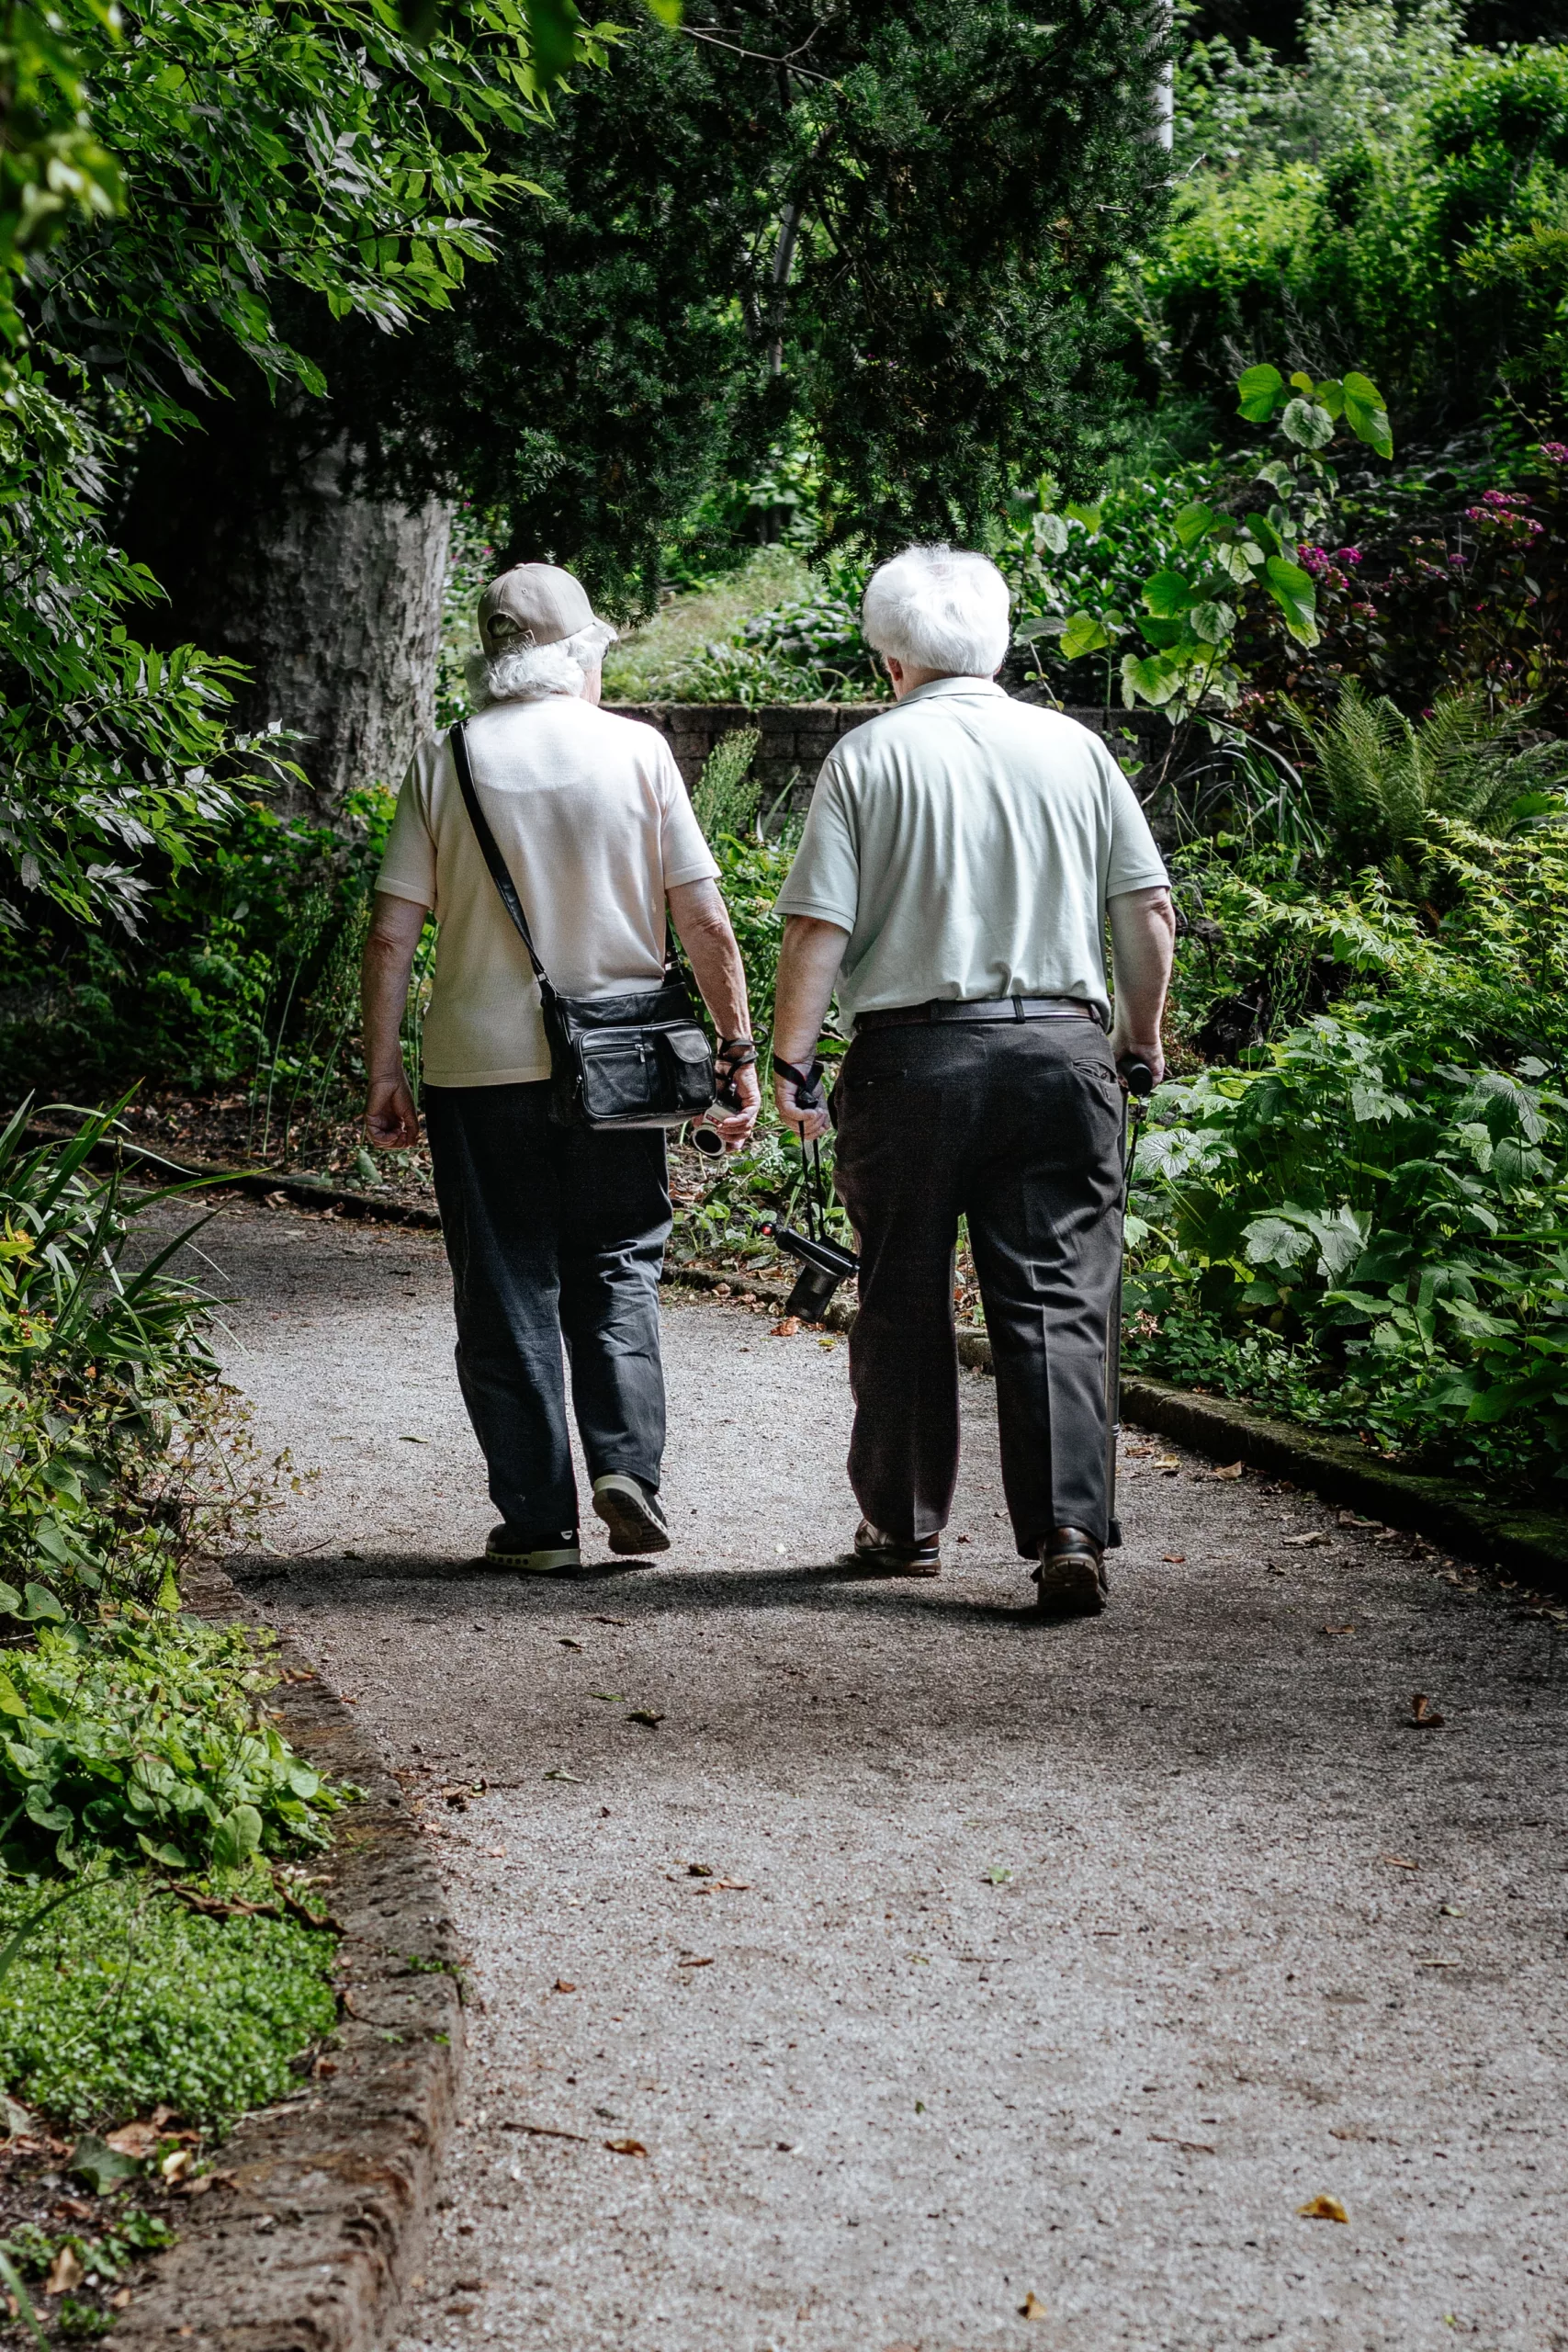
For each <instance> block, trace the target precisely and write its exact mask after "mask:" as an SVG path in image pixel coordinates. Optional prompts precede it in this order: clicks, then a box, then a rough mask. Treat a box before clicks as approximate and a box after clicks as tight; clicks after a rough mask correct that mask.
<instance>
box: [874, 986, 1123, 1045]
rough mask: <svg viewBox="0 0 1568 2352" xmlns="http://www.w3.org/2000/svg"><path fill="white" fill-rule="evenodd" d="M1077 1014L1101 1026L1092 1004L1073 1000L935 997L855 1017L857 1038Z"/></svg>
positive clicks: (1062, 1018) (1051, 1018)
mask: <svg viewBox="0 0 1568 2352" xmlns="http://www.w3.org/2000/svg"><path fill="white" fill-rule="evenodd" d="M1074 1013H1081V1014H1086V1015H1087V1016H1088V1018H1089V1020H1090V1021H1093V1022H1095V1023H1098V1022H1099V1019H1100V1015H1099V1013H1098V1012H1096V1011H1095V1009H1094V1007H1093V1005H1092V1004H1083V1003H1081V1002H1080V1001H1079V1000H1078V999H1077V997H1072V996H983V997H972V998H970V999H968V1000H967V1001H965V1000H964V999H962V998H952V997H933V998H932V999H931V1002H930V1003H929V1004H897V1005H890V1006H889V1007H888V1009H887V1010H886V1012H861V1013H857V1014H856V1016H855V1035H856V1036H857V1037H858V1036H859V1035H861V1034H862V1032H863V1031H864V1030H868V1029H904V1028H908V1027H909V1026H911V1025H912V1024H913V1023H916V1022H931V1021H1062V1020H1066V1019H1069V1018H1070V1017H1071V1016H1072V1015H1073V1014H1074Z"/></svg>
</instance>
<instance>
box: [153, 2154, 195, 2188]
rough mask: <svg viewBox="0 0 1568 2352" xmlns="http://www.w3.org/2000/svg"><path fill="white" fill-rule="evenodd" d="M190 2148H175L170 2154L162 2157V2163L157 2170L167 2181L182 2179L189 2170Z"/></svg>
mask: <svg viewBox="0 0 1568 2352" xmlns="http://www.w3.org/2000/svg"><path fill="white" fill-rule="evenodd" d="M190 2165H191V2154H190V2150H189V2149H188V2148H176V2149H175V2152H174V2154H172V2155H168V2156H165V2157H164V2161H163V2163H162V2164H161V2165H159V2166H158V2170H159V2171H160V2172H161V2173H162V2174H163V2176H164V2179H165V2180H167V2181H175V2180H184V2178H185V2177H186V2174H187V2173H188V2172H189V2170H190Z"/></svg>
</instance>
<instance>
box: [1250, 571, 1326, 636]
mask: <svg viewBox="0 0 1568 2352" xmlns="http://www.w3.org/2000/svg"><path fill="white" fill-rule="evenodd" d="M1263 580H1264V585H1265V586H1266V587H1267V589H1268V591H1269V594H1270V595H1271V596H1272V597H1273V599H1274V602H1275V603H1276V604H1277V605H1279V607H1280V611H1281V612H1282V613H1283V614H1284V616H1285V627H1286V628H1288V629H1289V630H1290V632H1291V635H1292V637H1293V638H1294V639H1296V641H1297V643H1298V644H1300V645H1315V644H1316V643H1317V634H1318V632H1317V592H1316V590H1315V589H1314V586H1313V583H1312V574H1311V573H1310V572H1307V571H1303V570H1302V567H1301V565H1300V564H1299V563H1287V562H1286V561H1285V560H1284V558H1283V557H1282V556H1277V555H1271V556H1270V557H1269V560H1268V562H1267V564H1266V565H1265V566H1264V569H1263Z"/></svg>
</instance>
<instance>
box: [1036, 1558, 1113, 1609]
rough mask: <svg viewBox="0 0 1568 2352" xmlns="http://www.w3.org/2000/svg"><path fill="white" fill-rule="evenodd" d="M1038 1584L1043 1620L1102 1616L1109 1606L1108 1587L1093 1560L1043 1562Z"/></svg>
mask: <svg viewBox="0 0 1568 2352" xmlns="http://www.w3.org/2000/svg"><path fill="white" fill-rule="evenodd" d="M1034 1581H1035V1583H1036V1584H1037V1585H1038V1587H1039V1589H1040V1598H1039V1604H1038V1605H1039V1610H1040V1614H1041V1615H1042V1617H1098V1616H1099V1615H1100V1613H1101V1611H1103V1609H1104V1607H1105V1588H1104V1586H1103V1585H1102V1584H1101V1583H1100V1571H1099V1569H1098V1568H1097V1567H1096V1566H1095V1565H1094V1562H1093V1561H1092V1560H1086V1559H1084V1558H1082V1557H1081V1556H1079V1557H1077V1558H1075V1557H1072V1556H1069V1557H1067V1558H1066V1559H1061V1560H1043V1561H1042V1562H1041V1564H1040V1566H1039V1567H1038V1568H1036V1570H1035V1572H1034Z"/></svg>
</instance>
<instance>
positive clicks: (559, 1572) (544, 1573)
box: [484, 1546, 582, 1577]
mask: <svg viewBox="0 0 1568 2352" xmlns="http://www.w3.org/2000/svg"><path fill="white" fill-rule="evenodd" d="M484 1565H485V1566H486V1567H487V1568H512V1569H513V1570H515V1572H516V1573H517V1574H518V1575H520V1576H525V1577H559V1576H567V1575H570V1572H571V1570H572V1569H573V1568H580V1567H581V1566H582V1555H581V1552H580V1551H578V1550H577V1549H576V1547H575V1546H573V1548H572V1549H571V1550H570V1552H568V1551H559V1552H487V1553H486V1554H485V1555H484Z"/></svg>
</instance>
